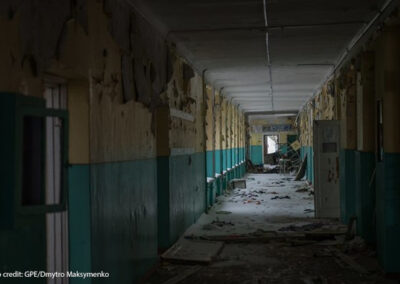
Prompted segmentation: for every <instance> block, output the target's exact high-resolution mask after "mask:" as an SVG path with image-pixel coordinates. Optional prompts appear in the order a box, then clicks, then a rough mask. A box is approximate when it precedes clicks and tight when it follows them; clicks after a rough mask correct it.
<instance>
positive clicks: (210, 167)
mask: <svg viewBox="0 0 400 284" xmlns="http://www.w3.org/2000/svg"><path fill="white" fill-rule="evenodd" d="M213 154H214V151H207V152H206V165H207V166H206V167H207V176H208V177H214V175H215V173H214V166H213V163H214V159H213Z"/></svg>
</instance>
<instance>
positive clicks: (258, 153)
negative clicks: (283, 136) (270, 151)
mask: <svg viewBox="0 0 400 284" xmlns="http://www.w3.org/2000/svg"><path fill="white" fill-rule="evenodd" d="M250 160H251V162H252V163H253V164H254V165H262V163H263V157H262V145H250Z"/></svg>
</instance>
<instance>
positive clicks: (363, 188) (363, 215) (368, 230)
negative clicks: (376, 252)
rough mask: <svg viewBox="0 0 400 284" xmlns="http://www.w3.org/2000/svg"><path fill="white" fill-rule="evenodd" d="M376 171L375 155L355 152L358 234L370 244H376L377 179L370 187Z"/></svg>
mask: <svg viewBox="0 0 400 284" xmlns="http://www.w3.org/2000/svg"><path fill="white" fill-rule="evenodd" d="M374 169H375V154H374V153H371V152H359V151H356V152H355V174H356V175H355V183H356V216H357V233H358V234H359V235H360V236H361V237H363V238H364V240H365V241H367V242H368V243H374V242H375V239H376V237H375V235H376V228H375V224H376V219H375V214H374V211H375V182H374V181H375V179H374V180H373V182H372V183H371V186H370V185H369V183H370V180H371V177H372V174H373V171H374Z"/></svg>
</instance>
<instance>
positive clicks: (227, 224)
mask: <svg viewBox="0 0 400 284" xmlns="http://www.w3.org/2000/svg"><path fill="white" fill-rule="evenodd" d="M211 225H215V226H218V227H223V226H235V224H233V223H232V222H226V221H220V220H218V219H217V220H215V221H212V222H211Z"/></svg>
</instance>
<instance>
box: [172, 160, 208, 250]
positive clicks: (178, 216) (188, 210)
mask: <svg viewBox="0 0 400 284" xmlns="http://www.w3.org/2000/svg"><path fill="white" fill-rule="evenodd" d="M204 163H205V160H204V152H199V153H194V154H190V155H178V156H171V157H170V160H169V173H170V180H169V202H170V206H169V207H170V212H169V219H170V226H169V241H170V243H169V244H170V245H172V244H173V243H174V242H175V241H176V240H177V239H178V238H179V236H180V235H181V234H182V233H183V232H184V231H185V230H186V229H187V228H188V227H189V226H190V225H192V224H193V223H194V222H195V221H196V220H197V219H198V218H199V217H200V215H201V214H202V213H203V212H204V211H205V209H206V179H205V176H206V175H205V170H204V169H205V164H204Z"/></svg>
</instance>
